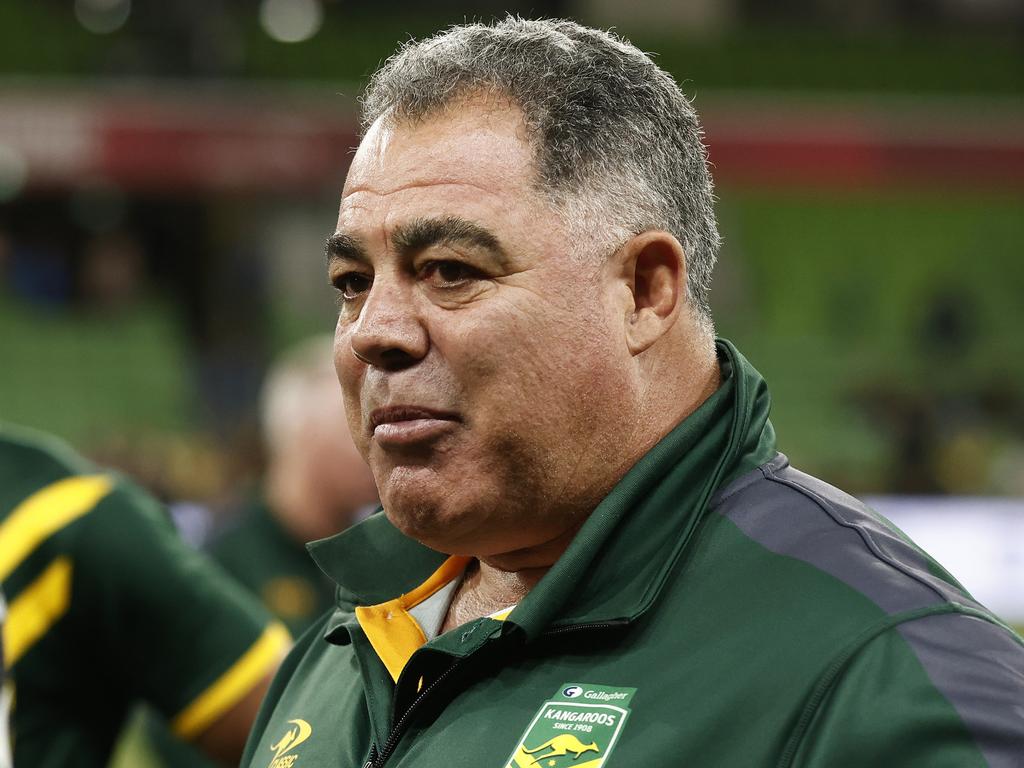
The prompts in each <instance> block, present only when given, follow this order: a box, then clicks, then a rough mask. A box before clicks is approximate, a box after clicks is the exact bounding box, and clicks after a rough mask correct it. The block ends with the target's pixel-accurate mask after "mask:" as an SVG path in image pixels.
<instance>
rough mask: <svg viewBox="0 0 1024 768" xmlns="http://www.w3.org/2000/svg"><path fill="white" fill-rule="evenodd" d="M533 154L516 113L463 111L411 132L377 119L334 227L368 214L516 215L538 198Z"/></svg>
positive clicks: (499, 108) (489, 108) (476, 107)
mask: <svg viewBox="0 0 1024 768" xmlns="http://www.w3.org/2000/svg"><path fill="white" fill-rule="evenodd" d="M534 178H535V176H534V162H533V149H532V147H531V145H530V142H529V140H528V139H527V136H526V134H525V129H524V128H523V122H522V114H521V112H520V111H519V110H518V109H517V108H515V107H511V106H509V105H488V104H468V105H464V106H461V107H453V108H451V109H450V110H448V111H446V112H444V113H442V114H440V115H437V116H434V117H429V118H427V119H425V120H423V121H420V122H416V123H414V124H403V123H397V124H391V123H390V122H389V121H387V120H385V119H379V120H377V122H375V123H374V124H373V125H372V126H371V127H370V129H369V130H368V131H367V133H366V136H365V137H364V138H363V140H362V142H361V143H360V145H359V148H358V149H357V151H356V154H355V157H354V158H353V160H352V165H351V167H350V169H349V173H348V177H347V179H346V181H345V188H344V190H343V192H342V200H341V210H340V213H339V222H338V223H339V227H342V226H343V225H344V226H345V227H346V228H351V227H352V226H353V225H358V224H359V223H360V219H361V218H362V217H363V216H366V215H367V214H370V213H375V212H376V213H381V212H383V213H384V214H390V213H393V212H396V209H397V210H400V209H402V208H406V207H413V208H416V207H422V206H428V207H429V206H437V205H440V206H444V207H445V208H446V209H447V208H451V207H453V206H454V207H455V208H456V209H462V210H461V211H460V210H440V209H435V210H430V211H420V212H419V213H420V214H424V213H425V214H427V215H439V214H441V215H443V214H446V213H453V212H464V213H473V212H474V211H479V210H484V211H486V210H488V209H505V208H507V207H508V206H510V205H512V204H513V203H514V204H516V205H517V206H519V207H522V204H523V203H525V202H528V201H529V200H531V199H532V198H535V197H538V196H537V195H536V193H535V191H534V189H533V182H534Z"/></svg>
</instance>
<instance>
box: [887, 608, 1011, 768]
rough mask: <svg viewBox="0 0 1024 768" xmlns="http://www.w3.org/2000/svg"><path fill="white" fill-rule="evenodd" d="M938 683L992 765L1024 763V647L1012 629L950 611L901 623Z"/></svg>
mask: <svg viewBox="0 0 1024 768" xmlns="http://www.w3.org/2000/svg"><path fill="white" fill-rule="evenodd" d="M896 631H898V632H899V633H900V634H901V635H902V636H903V639H904V640H906V642H907V643H908V644H909V645H910V647H911V648H912V649H913V651H914V653H915V654H916V655H917V658H918V659H919V660H920V662H921V665H922V666H923V667H924V669H925V672H927V673H928V677H929V678H930V679H931V681H932V684H933V685H934V686H935V687H936V689H938V691H939V692H940V693H942V695H943V696H945V697H946V699H947V700H948V701H949V703H950V704H952V705H953V708H954V709H956V711H957V713H958V714H959V715H960V718H961V719H962V720H963V721H964V724H965V725H966V726H967V729H968V731H970V733H971V735H972V736H973V737H974V740H975V743H976V744H977V745H978V749H980V750H981V753H982V754H983V755H984V756H985V759H986V760H987V761H988V764H989V765H990V766H992V768H1020V766H1022V765H1024V647H1022V645H1021V643H1020V642H1019V641H1018V640H1017V639H1016V638H1015V637H1014V636H1013V635H1012V634H1011V633H1010V631H1009V630H1007V629H1004V628H1003V627H1001V626H998V625H996V624H993V623H991V622H989V621H986V620H984V619H981V618H977V617H975V616H967V615H964V614H958V613H947V614H942V615H935V616H926V617H924V618H920V619H916V620H914V621H908V622H904V623H903V624H900V625H899V626H898V627H897V629H896Z"/></svg>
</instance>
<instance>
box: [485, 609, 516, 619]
mask: <svg viewBox="0 0 1024 768" xmlns="http://www.w3.org/2000/svg"><path fill="white" fill-rule="evenodd" d="M515 609H516V606H514V605H513V606H512V607H511V608H504V609H502V610H500V611H495V612H494V613H492V614H491V615H490V616H488V617H487V618H489V619H494V620H495V621H504V620H505V619H507V618H508V615H509V614H510V613H512V611H514V610H515Z"/></svg>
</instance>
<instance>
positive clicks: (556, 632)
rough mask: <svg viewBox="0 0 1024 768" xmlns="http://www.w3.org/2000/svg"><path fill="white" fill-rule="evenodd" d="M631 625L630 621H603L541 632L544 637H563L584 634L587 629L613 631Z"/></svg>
mask: <svg viewBox="0 0 1024 768" xmlns="http://www.w3.org/2000/svg"><path fill="white" fill-rule="evenodd" d="M627 624H629V619H615V620H614V621H602V622H599V623H594V624H569V625H568V626H565V627H553V628H551V629H545V630H544V631H543V632H541V636H542V637H546V636H547V635H563V634H565V633H567V632H582V631H584V630H586V629H613V628H614V627H624V626H626V625H627Z"/></svg>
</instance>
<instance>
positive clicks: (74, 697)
mask: <svg viewBox="0 0 1024 768" xmlns="http://www.w3.org/2000/svg"><path fill="white" fill-rule="evenodd" d="M0 589H2V591H3V593H4V594H5V596H6V598H7V601H8V612H7V619H6V621H5V622H4V626H3V648H4V666H5V668H6V669H7V672H8V676H9V682H10V684H11V686H12V687H13V691H12V692H11V697H12V700H13V702H14V703H13V708H12V711H11V738H10V741H11V742H12V743H13V757H14V764H15V765H17V766H19V768H20V767H21V766H26V767H29V766H30V767H31V768H50V767H53V768H57V767H58V766H75V767H76V768H79V767H81V768H89V767H90V766H104V765H106V764H107V762H108V760H109V758H110V753H111V750H112V747H113V744H114V741H115V738H116V737H117V734H118V733H119V731H120V729H121V726H122V723H123V721H124V718H125V715H126V713H127V712H128V711H129V709H130V708H131V707H132V706H133V705H134V704H136V703H138V702H147V703H148V704H149V705H150V706H152V707H153V708H154V709H156V710H157V711H159V712H160V713H161V714H162V715H163V716H164V717H165V718H166V719H167V720H168V722H169V723H170V726H171V729H172V731H173V732H174V733H175V734H176V735H177V736H178V737H179V738H181V739H184V740H187V741H191V742H193V743H194V744H196V746H198V747H199V748H200V749H201V750H202V751H203V752H205V753H206V754H207V755H209V756H210V757H211V758H212V759H214V760H217V761H220V762H223V763H224V764H237V761H238V758H239V756H240V754H241V750H242V747H243V744H244V742H245V737H246V734H247V733H248V730H249V728H250V725H251V723H252V720H253V717H254V716H255V714H256V711H257V708H258V706H259V703H260V701H261V699H262V698H263V695H264V693H265V692H266V689H267V686H268V685H269V682H270V679H271V677H272V676H273V674H274V671H275V670H276V669H277V666H278V664H279V663H280V660H281V659H282V658H283V657H284V655H285V653H286V652H287V650H288V648H289V647H290V645H291V640H290V637H289V634H288V631H287V629H285V628H284V627H283V626H282V625H281V624H280V623H278V622H275V621H273V620H272V619H271V618H270V617H269V616H268V615H267V613H266V611H265V610H264V609H263V607H262V606H260V605H259V604H258V602H257V601H255V600H253V599H252V597H251V596H249V595H248V594H246V592H245V590H243V589H242V588H241V587H239V586H237V585H236V584H234V583H233V581H232V580H230V579H229V578H228V577H227V576H225V575H224V573H223V572H222V570H221V569H220V568H219V567H218V566H216V565H215V564H213V563H211V562H210V561H209V560H208V559H207V558H206V557H205V556H203V555H201V554H200V553H198V552H195V551H194V550H192V549H191V548H189V547H188V546H187V545H185V544H184V543H183V542H182V541H181V540H180V539H179V538H178V536H177V534H176V533H175V531H174V527H173V525H172V524H171V522H170V520H169V519H168V517H167V515H166V513H165V511H164V510H163V509H162V508H161V507H160V506H159V504H158V503H157V502H156V501H155V500H153V499H152V498H151V497H150V496H148V495H147V494H146V493H144V492H143V491H142V490H140V489H139V488H138V487H136V486H135V485H133V484H132V483H130V482H128V481H126V480H124V479H122V478H120V477H118V476H116V475H114V474H111V473H109V472H105V471H103V470H100V469H98V468H97V467H95V466H94V465H92V464H90V463H89V462H88V461H86V460H85V459H84V458H82V457H81V456H79V455H77V454H76V453H74V452H73V451H72V450H71V449H70V448H69V447H67V446H66V445H64V444H63V443H60V442H59V441H57V440H55V439H53V438H50V437H47V436H44V435H40V434H38V433H34V432H31V431H28V430H24V429H21V428H16V427H13V426H9V425H0Z"/></svg>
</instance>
